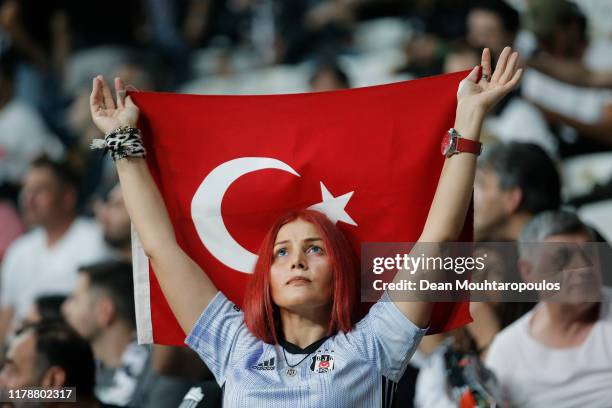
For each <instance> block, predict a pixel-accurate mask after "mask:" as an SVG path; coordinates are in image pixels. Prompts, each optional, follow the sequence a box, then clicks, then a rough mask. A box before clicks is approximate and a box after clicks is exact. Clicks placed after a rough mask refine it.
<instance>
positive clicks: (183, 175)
mask: <svg viewBox="0 0 612 408" xmlns="http://www.w3.org/2000/svg"><path fill="white" fill-rule="evenodd" d="M465 75H466V73H457V74H449V75H443V76H438V77H432V78H426V79H421V80H414V81H409V82H401V83H396V84H390V85H382V86H374V87H367V88H359V89H351V90H344V91H335V92H324V93H310V94H294V95H265V96H199V95H198V96H196V95H176V94H163V93H148V92H137V93H132V94H131V96H132V98H133V99H134V101H135V102H136V104H137V105H138V106H139V108H140V110H141V120H140V123H139V126H140V127H141V129H142V131H143V135H144V142H145V146H146V148H147V151H148V153H149V154H148V156H147V163H148V165H149V168H150V170H151V173H152V175H153V178H154V180H155V182H156V184H157V186H158V187H159V190H160V192H161V194H162V197H163V199H164V201H165V204H166V206H167V208H168V212H169V214H170V218H171V220H172V224H173V226H174V229H175V232H176V238H177V241H178V243H179V245H180V246H181V247H182V248H183V250H184V251H185V252H186V253H187V254H188V255H189V256H190V257H191V258H193V259H194V261H195V262H197V263H198V264H199V265H200V266H201V267H202V269H203V270H204V271H206V273H207V274H208V275H209V276H210V278H211V279H212V280H213V282H214V283H215V285H216V286H217V287H218V288H219V290H221V291H222V292H223V293H225V294H226V296H228V297H229V298H230V299H231V300H233V301H234V302H236V303H237V304H238V305H240V304H241V300H242V294H243V289H244V287H245V284H246V282H247V280H248V279H249V276H250V273H251V271H252V268H253V265H254V264H255V259H256V255H255V253H256V252H257V249H258V247H259V244H260V242H261V240H262V238H263V236H264V234H265V232H266V231H267V229H268V228H269V226H270V225H271V224H272V223H273V221H274V220H275V219H276V218H277V217H279V216H280V215H282V214H283V213H285V212H286V211H288V210H290V209H298V208H312V209H315V210H318V211H321V212H323V213H325V214H326V215H327V216H328V217H329V218H330V219H331V220H332V221H333V222H335V223H336V225H337V226H338V227H339V228H340V229H342V230H343V232H344V233H345V234H346V235H347V236H348V237H349V240H350V241H351V243H352V245H353V247H354V249H355V251H356V252H357V253H359V249H360V244H361V243H362V242H414V241H416V240H417V239H418V237H419V235H420V233H421V231H422V229H423V226H424V224H425V220H426V217H427V213H428V211H429V206H430V204H431V202H432V199H433V196H434V192H435V189H436V186H437V182H438V178H439V176H440V171H441V169H442V164H443V161H444V158H443V156H442V155H441V154H440V141H441V139H442V135H443V134H444V132H446V131H447V130H448V129H449V128H450V127H451V126H452V124H453V121H454V116H455V109H456V91H457V86H458V84H459V82H460V80H461V79H462V78H464V77H465ZM471 222H472V218H471V211H470V212H469V214H468V220H467V221H466V226H465V228H464V231H463V233H462V235H461V240H470V239H471V236H472V229H471ZM135 238H136V239H134V262H135V265H134V268H135V271H134V272H135V284H136V309H137V310H136V312H137V326H138V337H139V341H140V342H144V343H151V342H154V343H159V344H172V345H183V340H184V333H183V332H182V330H181V329H180V327H179V325H178V323H177V322H176V319H175V318H174V316H173V314H172V312H171V310H170V308H169V306H168V304H167V302H166V300H165V299H164V296H163V294H162V292H161V289H160V287H159V284H158V283H157V280H156V279H155V276H154V274H153V271H152V270H151V269H150V265H149V263H148V262H147V258H146V257H145V255H144V252H143V251H142V248H141V247H140V246H139V243H138V240H137V237H135ZM356 279H359V276H358V275H357V276H356ZM469 321H470V316H469V312H468V305H467V303H465V302H463V303H438V304H436V306H435V307H434V315H433V318H432V322H431V331H432V332H437V331H443V330H449V329H451V328H454V327H457V326H460V325H463V324H465V323H468V322H469Z"/></svg>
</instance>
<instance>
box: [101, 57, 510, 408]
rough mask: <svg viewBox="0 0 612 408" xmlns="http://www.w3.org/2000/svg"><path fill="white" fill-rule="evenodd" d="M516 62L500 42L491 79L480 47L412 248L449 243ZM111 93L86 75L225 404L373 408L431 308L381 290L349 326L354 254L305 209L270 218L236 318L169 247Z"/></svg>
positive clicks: (155, 255)
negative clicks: (486, 123) (483, 135)
mask: <svg viewBox="0 0 612 408" xmlns="http://www.w3.org/2000/svg"><path fill="white" fill-rule="evenodd" d="M517 63H518V54H517V53H513V52H512V50H511V49H510V48H509V47H507V48H506V49H505V50H504V51H503V52H502V54H501V56H500V58H499V61H498V63H497V66H496V69H495V71H494V72H492V69H491V56H490V52H489V50H484V52H483V55H482V64H481V66H477V67H475V68H474V69H473V70H472V72H471V73H470V74H469V75H468V76H467V77H466V78H465V79H464V80H463V81H462V82H461V84H460V85H459V89H458V92H457V102H458V103H457V113H456V120H455V126H454V129H453V132H452V133H454V136H453V137H457V133H458V134H459V135H460V136H459V137H460V139H458V143H456V146H450V147H449V150H448V152H447V154H446V156H447V159H446V160H445V163H444V167H443V169H442V174H441V176H440V179H439V182H438V187H437V190H436V194H435V197H434V200H433V202H432V205H431V208H430V211H429V215H428V218H427V222H426V224H425V227H424V229H423V232H422V234H421V237H420V239H419V241H420V242H444V241H453V240H456V239H457V238H458V235H459V233H460V231H461V229H462V227H463V223H464V220H465V215H466V211H467V208H468V205H469V201H470V197H471V191H472V186H473V183H474V171H475V163H476V156H477V154H478V153H479V149H478V147H479V146H478V138H479V135H480V127H481V125H482V121H483V118H484V116H485V114H486V113H487V111H488V110H489V109H490V108H491V107H492V106H493V105H494V104H495V103H497V102H498V101H499V100H500V99H501V98H502V97H503V96H504V95H506V94H507V93H508V92H509V91H510V90H511V89H512V88H513V87H514V86H515V85H516V84H517V83H518V81H519V80H520V77H521V73H522V71H521V70H520V69H517V68H518V67H517ZM480 73H482V75H480ZM115 89H116V90H117V99H116V101H115V100H114V99H113V97H112V94H111V91H110V88H109V87H108V85H107V84H106V82H105V81H104V79H103V78H102V77H96V78H95V79H94V81H93V91H92V94H91V114H92V117H93V120H94V122H95V124H96V125H97V126H98V128H99V129H100V130H101V131H102V132H104V133H105V134H106V135H107V137H106V146H108V148H109V149H110V150H111V152H112V153H113V158H114V159H115V160H116V165H117V170H118V173H119V179H120V182H121V187H122V190H123V195H124V200H125V204H126V207H127V209H128V212H129V214H130V217H131V219H132V222H133V223H134V226H135V227H136V230H137V231H138V234H139V236H140V239H141V241H142V244H143V247H144V249H145V252H146V253H147V256H148V257H149V260H150V262H151V264H152V265H153V269H154V271H155V274H156V276H157V279H158V281H159V283H160V285H161V288H162V290H163V292H164V295H165V297H166V299H167V300H168V303H169V304H170V307H171V308H172V311H173V313H174V315H175V316H176V318H177V320H178V322H179V324H180V325H181V327H182V328H183V330H184V331H185V332H186V333H189V336H188V338H187V340H186V343H187V344H188V345H189V346H190V347H191V348H193V349H194V350H195V351H196V352H198V354H199V355H200V357H201V358H202V359H203V360H204V362H205V363H206V364H207V365H208V367H209V369H210V370H211V371H212V373H213V374H214V375H215V377H216V379H217V381H218V382H219V385H221V386H223V387H224V397H223V398H224V404H225V405H226V406H232V407H234V406H240V407H243V406H244V407H249V408H251V407H260V406H261V407H263V406H267V405H270V404H272V405H276V406H278V405H281V406H295V407H304V406H308V407H320V406H324V405H325V406H331V407H341V406H342V407H348V406H357V407H363V406H368V407H369V406H379V405H380V403H381V399H380V395H381V393H382V382H381V376H386V377H387V378H390V379H391V380H399V378H400V377H401V375H402V373H403V371H404V369H405V368H406V365H407V363H408V361H409V359H410V357H411V356H412V354H413V352H414V350H415V349H416V347H417V346H418V344H419V342H420V339H421V337H422V336H423V335H424V334H425V331H426V329H425V328H426V327H427V325H428V322H429V319H430V316H431V309H432V307H431V305H430V303H428V302H399V301H394V300H392V299H390V298H389V296H388V295H387V294H385V295H383V299H381V301H379V302H377V303H376V304H375V305H374V306H373V307H372V308H371V309H370V311H369V312H368V314H367V315H366V316H365V317H364V318H363V319H361V320H360V321H359V322H355V319H354V317H355V316H354V312H355V306H356V299H357V297H356V296H357V293H356V280H357V277H358V276H359V274H358V263H357V262H356V259H355V255H354V254H353V252H352V250H351V247H350V246H349V244H348V242H347V240H346V238H345V237H344V236H343V234H342V232H341V231H339V230H338V229H337V228H336V227H335V226H334V225H333V224H332V223H331V222H330V221H329V220H328V219H327V218H326V217H325V216H324V215H323V214H320V213H317V212H315V211H309V210H302V211H296V212H293V213H291V214H289V215H287V216H285V217H283V218H282V219H279V220H278V221H277V222H276V223H275V224H274V225H273V226H272V228H271V229H270V231H269V232H268V234H267V236H266V237H265V239H264V241H263V243H262V245H261V249H260V251H259V258H258V261H257V264H256V266H255V271H254V275H253V277H252V279H251V281H250V284H249V286H248V289H247V292H246V296H245V301H244V305H243V308H244V312H242V311H241V310H240V309H238V308H237V307H235V306H234V305H233V304H232V303H231V302H229V301H228V300H227V298H226V297H225V296H224V295H223V294H222V293H220V292H219V291H218V290H217V289H216V288H215V286H214V284H213V283H212V282H211V281H210V279H208V277H207V276H206V274H204V273H203V272H202V270H201V269H200V267H199V266H198V265H197V264H196V263H195V262H194V261H193V260H191V259H190V258H189V257H188V256H187V255H186V254H185V253H184V252H183V250H182V249H181V248H180V247H179V246H178V244H177V243H176V240H175V237H174V231H173V228H172V225H171V223H170V220H169V218H168V215H167V211H166V208H165V206H164V203H163V201H162V198H161V196H160V194H159V192H158V190H157V188H156V186H155V184H154V182H153V180H152V178H151V175H150V173H149V171H148V169H147V166H146V163H145V161H144V160H143V159H142V158H138V157H142V153H143V151H142V149H141V145H140V144H139V143H140V142H139V138H138V131H137V129H135V128H133V127H134V126H135V125H136V123H137V119H138V114H139V111H138V108H137V106H136V105H135V104H134V103H133V102H132V100H131V98H130V97H127V98H125V90H124V87H123V84H122V82H121V80H119V79H118V78H117V79H115ZM125 126H127V127H129V129H127V128H124V127H125ZM119 128H121V129H123V130H121V129H119ZM453 141H457V140H456V139H454V140H453ZM461 146H463V147H461ZM118 147H119V148H118ZM464 148H465V150H463V149H464ZM455 153H458V154H455ZM126 155H127V156H129V157H128V158H125V156H126ZM402 275H403V272H400V273H398V276H397V277H396V280H399V279H402ZM309 357H310V358H309Z"/></svg>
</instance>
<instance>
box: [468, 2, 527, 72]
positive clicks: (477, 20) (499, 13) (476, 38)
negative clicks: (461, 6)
mask: <svg viewBox="0 0 612 408" xmlns="http://www.w3.org/2000/svg"><path fill="white" fill-rule="evenodd" d="M519 27H520V17H519V13H518V11H516V10H515V9H514V8H512V7H510V6H509V5H508V4H507V3H506V2H505V1H503V0H482V1H476V2H475V3H474V5H473V6H472V7H471V8H470V11H469V13H468V15H467V29H468V32H467V41H468V43H469V44H470V45H471V46H472V47H474V48H475V49H477V50H479V49H482V48H489V49H490V50H491V53H492V57H493V61H497V58H498V56H499V55H500V54H501V52H502V51H503V49H504V47H506V46H508V45H509V46H512V47H514V43H515V40H516V35H517V33H518V30H519Z"/></svg>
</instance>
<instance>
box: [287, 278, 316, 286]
mask: <svg viewBox="0 0 612 408" xmlns="http://www.w3.org/2000/svg"><path fill="white" fill-rule="evenodd" d="M310 282H311V281H310V279H307V278H305V277H303V276H294V277H293V278H291V279H289V280H288V281H287V285H306V284H308V283H310Z"/></svg>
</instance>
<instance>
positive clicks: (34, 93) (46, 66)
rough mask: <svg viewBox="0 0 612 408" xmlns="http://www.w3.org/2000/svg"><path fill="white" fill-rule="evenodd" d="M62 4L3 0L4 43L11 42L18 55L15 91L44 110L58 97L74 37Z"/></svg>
mask: <svg viewBox="0 0 612 408" xmlns="http://www.w3.org/2000/svg"><path fill="white" fill-rule="evenodd" d="M62 5H63V3H62V2H59V1H45V2H38V1H36V0H0V45H1V44H2V43H3V42H4V43H6V44H11V45H12V46H13V47H14V49H15V52H16V54H17V57H18V61H17V65H16V74H15V95H16V97H17V98H18V99H19V100H21V101H22V102H25V103H27V104H29V105H31V106H32V107H34V108H38V109H41V110H43V111H47V110H48V109H49V108H50V107H51V106H52V105H53V104H54V103H55V102H56V101H57V99H58V90H59V88H60V87H59V81H58V79H59V78H60V73H61V70H62V67H63V64H64V62H65V59H66V58H67V55H68V49H67V46H68V45H69V41H70V39H69V37H68V29H67V26H66V18H65V15H64V13H63V9H62ZM3 38H4V40H5V41H2V39H3ZM1 52H2V47H1V46H0V53H1Z"/></svg>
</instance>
